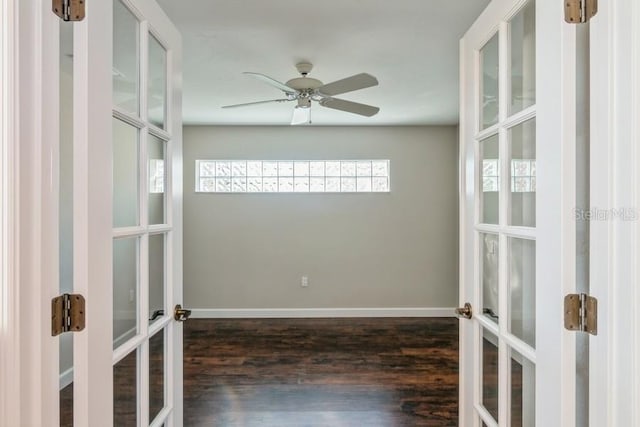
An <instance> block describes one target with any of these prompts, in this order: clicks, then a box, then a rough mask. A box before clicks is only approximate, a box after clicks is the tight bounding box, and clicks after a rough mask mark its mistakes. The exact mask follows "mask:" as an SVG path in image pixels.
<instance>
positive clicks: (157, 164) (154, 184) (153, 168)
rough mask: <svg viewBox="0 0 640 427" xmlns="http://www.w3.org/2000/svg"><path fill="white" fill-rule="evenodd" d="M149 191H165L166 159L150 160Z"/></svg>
mask: <svg viewBox="0 0 640 427" xmlns="http://www.w3.org/2000/svg"><path fill="white" fill-rule="evenodd" d="M149 193H164V160H161V159H151V160H149Z"/></svg>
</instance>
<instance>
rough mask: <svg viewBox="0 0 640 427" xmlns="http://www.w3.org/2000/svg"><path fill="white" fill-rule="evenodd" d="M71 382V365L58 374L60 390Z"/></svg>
mask: <svg viewBox="0 0 640 427" xmlns="http://www.w3.org/2000/svg"><path fill="white" fill-rule="evenodd" d="M72 382H73V367H71V368H69V369H67V370H66V371H64V372H63V373H61V374H60V390H62V389H63V388H65V387H66V386H68V385H69V384H71V383H72Z"/></svg>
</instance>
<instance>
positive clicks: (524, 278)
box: [509, 237, 536, 347]
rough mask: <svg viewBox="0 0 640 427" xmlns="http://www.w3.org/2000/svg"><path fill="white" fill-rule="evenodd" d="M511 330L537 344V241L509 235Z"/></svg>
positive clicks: (525, 339) (533, 345)
mask: <svg viewBox="0 0 640 427" xmlns="http://www.w3.org/2000/svg"><path fill="white" fill-rule="evenodd" d="M509 331H510V332H511V333H512V334H513V335H515V336H516V337H518V338H520V339H521V340H523V341H524V342H526V343H527V344H529V345H530V346H531V347H535V345H536V242H535V241H534V240H526V239H518V238H514V237H510V238H509Z"/></svg>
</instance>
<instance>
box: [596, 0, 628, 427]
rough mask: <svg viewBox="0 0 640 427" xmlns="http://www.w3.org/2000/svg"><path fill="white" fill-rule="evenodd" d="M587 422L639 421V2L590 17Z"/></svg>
mask: <svg viewBox="0 0 640 427" xmlns="http://www.w3.org/2000/svg"><path fill="white" fill-rule="evenodd" d="M590 45H591V52H590V59H591V66H590V69H591V117H590V122H591V164H590V169H591V171H590V172H591V176H590V183H591V189H590V199H591V212H590V213H591V214H592V219H591V223H590V261H589V264H590V276H591V279H590V284H591V289H590V292H591V295H593V296H595V297H596V298H597V299H598V335H597V336H595V337H591V338H590V347H589V350H590V352H589V362H590V370H589V380H590V384H589V389H590V396H589V420H590V423H591V425H593V426H622V425H629V426H631V425H634V426H635V425H640V381H638V377H639V376H640V337H638V332H639V331H640V313H639V312H638V310H637V309H635V307H637V304H638V303H640V290H639V288H638V281H639V280H640V272H639V270H638V268H639V266H640V246H639V245H640V227H639V226H638V221H640V185H639V183H638V178H639V177H640V149H639V147H638V145H639V143H640V120H639V117H640V3H639V2H638V1H636V0H610V1H601V2H599V10H598V14H597V15H596V16H595V17H594V18H592V20H591V21H590Z"/></svg>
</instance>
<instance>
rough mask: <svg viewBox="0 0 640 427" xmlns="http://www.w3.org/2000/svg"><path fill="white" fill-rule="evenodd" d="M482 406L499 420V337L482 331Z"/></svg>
mask: <svg viewBox="0 0 640 427" xmlns="http://www.w3.org/2000/svg"><path fill="white" fill-rule="evenodd" d="M482 406H484V407H485V409H486V410H487V411H488V412H489V414H491V416H492V417H493V419H494V420H495V421H497V420H498V337H496V336H495V335H494V334H492V333H491V332H489V331H488V330H486V329H484V328H483V329H482Z"/></svg>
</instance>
